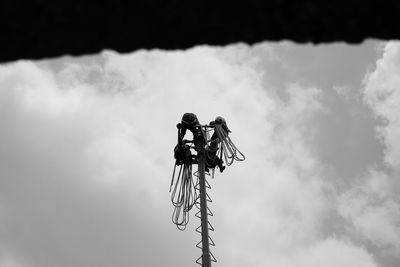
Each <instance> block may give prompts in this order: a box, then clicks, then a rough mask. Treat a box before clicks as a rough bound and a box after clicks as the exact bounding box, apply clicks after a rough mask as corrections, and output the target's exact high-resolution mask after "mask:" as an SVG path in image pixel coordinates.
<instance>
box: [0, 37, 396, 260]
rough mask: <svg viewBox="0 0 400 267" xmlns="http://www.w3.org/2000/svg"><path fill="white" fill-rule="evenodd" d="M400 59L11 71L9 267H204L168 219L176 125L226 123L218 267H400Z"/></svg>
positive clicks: (367, 53) (1, 250) (5, 214)
mask: <svg viewBox="0 0 400 267" xmlns="http://www.w3.org/2000/svg"><path fill="white" fill-rule="evenodd" d="M399 103H400V43H397V42H388V43H386V42H378V41H372V40H370V41H367V42H365V43H363V44H361V45H356V46H349V45H346V44H340V43H336V44H330V45H319V46H313V45H297V44H293V43H290V42H282V43H260V44H257V45H254V46H248V45H244V44H233V45H230V46H226V47H206V46H201V47H195V48H193V49H189V50H185V51H169V52H166V51H161V50H151V51H145V50H142V51H137V52H134V53H131V54H125V55H121V54H118V53H115V52H112V51H104V52H102V53H101V54H99V55H94V56H86V57H62V58H59V59H53V60H41V61H18V62H14V63H10V64H4V65H1V66H0V267H54V266H57V267H88V266H94V267H102V266H104V267H109V266H115V267H128V266H129V267H131V266H167V267H168V266H171V267H172V266H174V267H175V266H196V264H195V263H194V261H195V260H196V259H197V258H198V257H199V256H200V255H201V251H200V250H199V249H197V248H196V247H195V244H196V243H197V242H198V241H199V240H200V235H199V234H198V233H196V232H195V231H194V229H195V228H196V227H197V226H198V225H199V224H200V222H199V219H197V218H196V217H195V216H194V212H195V211H192V213H191V220H190V223H189V226H188V228H187V230H186V231H184V232H181V231H179V230H178V229H177V228H176V227H175V225H174V224H173V223H172V221H171V214H172V211H173V206H172V204H171V202H170V193H169V192H168V190H169V184H170V181H171V174H172V170H173V164H174V159H173V152H172V151H173V148H174V146H175V143H176V140H177V133H176V127H175V125H176V123H178V122H179V120H180V118H181V116H182V114H183V113H185V112H194V113H196V114H197V116H198V118H199V120H200V122H202V123H208V122H209V121H211V120H214V119H215V117H216V116H223V117H225V119H226V120H227V123H228V126H229V128H230V129H231V130H232V133H231V138H232V139H233V141H234V142H235V144H236V145H237V146H238V147H239V149H240V150H241V151H242V152H243V153H244V154H245V155H246V157H247V159H246V161H244V162H237V163H234V164H233V165H232V166H230V167H228V168H227V169H226V170H225V172H224V173H222V174H220V173H219V172H216V175H215V179H213V180H211V181H210V183H211V186H212V187H213V188H212V190H211V191H210V192H209V194H210V196H211V197H212V199H213V203H211V205H210V208H211V210H212V211H213V212H214V214H215V216H214V217H212V218H210V221H211V222H212V224H213V225H214V227H215V232H211V236H212V238H213V240H214V241H215V243H216V247H214V248H212V252H213V254H214V255H215V256H216V258H217V260H218V263H217V264H215V266H221V267H224V266H226V267H228V266H229V267H235V266H238V267H239V266H241V267H242V266H249V267H264V266H274V267H292V266H298V267H321V266H322V267H325V266H326V267H331V266H332V267H337V266H342V267H343V266H344V267H345V266H349V267H350V266H351V267H353V266H365V267H377V266H382V267H397V266H398V264H399V262H400V197H399V193H400V182H399V177H400V105H399Z"/></svg>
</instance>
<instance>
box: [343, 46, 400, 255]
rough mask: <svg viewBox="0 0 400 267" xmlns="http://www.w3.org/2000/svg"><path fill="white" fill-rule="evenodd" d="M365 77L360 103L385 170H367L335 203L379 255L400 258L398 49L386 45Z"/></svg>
mask: <svg viewBox="0 0 400 267" xmlns="http://www.w3.org/2000/svg"><path fill="white" fill-rule="evenodd" d="M382 51H383V55H382V57H381V58H380V59H378V60H377V62H376V66H375V68H374V69H372V70H371V71H370V72H369V73H368V74H367V75H366V77H365V78H364V101H365V103H366V104H367V105H369V107H370V108H371V109H372V111H373V113H374V115H375V116H376V117H377V118H378V119H379V120H378V126H377V133H378V137H379V139H380V141H381V142H382V144H383V145H384V147H385V151H384V163H385V166H384V167H378V166H371V167H370V168H369V169H368V170H367V171H366V172H365V174H363V175H361V177H360V178H359V179H358V181H357V182H356V183H354V184H353V187H352V188H350V189H348V190H347V191H346V192H345V193H343V194H342V195H341V197H340V199H339V213H340V214H341V215H342V216H343V217H344V218H346V219H347V220H348V221H349V222H350V225H351V227H352V228H351V230H350V232H349V234H350V235H353V236H354V235H358V236H359V237H360V238H361V239H363V240H368V241H369V242H370V244H372V245H373V246H375V247H376V248H377V249H375V250H376V251H378V252H377V254H380V255H382V254H385V255H386V256H387V255H392V256H394V257H397V258H396V259H397V260H398V257H399V256H400V254H399V248H400V242H399V240H400V199H399V198H398V193H399V192H400V183H399V181H398V174H399V173H400V161H399V158H400V142H399V140H400V115H399V114H400V108H399V107H400V106H399V103H400V90H399V86H400V75H399V73H400V45H399V43H398V42H388V43H386V44H385V45H384V46H382Z"/></svg>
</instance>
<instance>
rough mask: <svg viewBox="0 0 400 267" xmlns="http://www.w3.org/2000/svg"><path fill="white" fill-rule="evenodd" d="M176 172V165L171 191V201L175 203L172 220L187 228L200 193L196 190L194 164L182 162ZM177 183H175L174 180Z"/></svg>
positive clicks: (182, 227) (178, 225) (180, 227)
mask: <svg viewBox="0 0 400 267" xmlns="http://www.w3.org/2000/svg"><path fill="white" fill-rule="evenodd" d="M175 174H176V165H175V167H174V172H173V174H172V181H171V186H170V189H169V191H170V192H171V189H172V187H173V190H172V194H171V202H172V204H173V205H174V207H175V208H174V212H173V213H172V222H173V223H174V224H175V225H176V226H177V227H178V229H179V230H182V231H183V230H185V228H186V225H187V224H188V222H189V211H190V210H191V209H192V207H193V205H194V204H195V202H196V200H197V199H198V198H199V194H198V193H197V191H196V188H195V186H196V185H195V183H194V181H193V176H192V165H191V164H182V165H180V167H179V172H178V174H177V176H176V177H175ZM175 178H176V181H175V185H174V180H175Z"/></svg>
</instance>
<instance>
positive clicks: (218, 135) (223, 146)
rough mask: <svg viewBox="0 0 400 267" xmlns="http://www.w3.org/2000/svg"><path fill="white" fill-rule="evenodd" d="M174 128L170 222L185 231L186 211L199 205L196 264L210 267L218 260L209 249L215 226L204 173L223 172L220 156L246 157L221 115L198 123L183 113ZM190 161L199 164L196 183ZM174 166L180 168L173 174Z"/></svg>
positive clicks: (236, 158)
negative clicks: (188, 133) (199, 252)
mask: <svg viewBox="0 0 400 267" xmlns="http://www.w3.org/2000/svg"><path fill="white" fill-rule="evenodd" d="M177 128H178V144H177V145H176V146H175V149H174V157H175V160H176V161H175V167H174V172H173V174H172V181H171V187H170V192H171V189H172V188H174V189H173V191H172V195H171V201H172V204H173V205H174V206H175V209H174V212H173V214H172V221H173V223H174V224H176V226H177V227H178V229H179V230H184V229H185V228H186V225H187V224H188V222H189V211H190V210H191V209H192V207H193V206H194V205H195V206H196V207H197V208H199V211H198V212H197V213H196V214H195V216H196V217H198V218H200V220H201V225H200V226H199V227H198V228H197V229H196V232H198V233H200V234H201V241H200V242H199V243H197V245H196V247H198V248H200V249H201V250H202V255H201V256H200V257H199V258H198V259H197V260H196V263H198V264H200V265H201V266H202V267H211V262H212V261H213V262H217V260H216V259H215V257H214V255H213V254H212V253H211V251H210V245H212V246H215V244H214V242H213V240H212V239H211V238H210V236H209V230H211V231H214V228H213V227H212V225H211V224H210V222H209V221H208V216H209V215H210V216H213V214H212V212H211V210H210V209H209V208H208V207H207V202H208V201H209V202H211V198H210V197H209V195H208V194H207V192H206V189H207V188H209V189H211V186H210V185H209V183H208V182H207V180H206V174H207V175H209V170H210V169H212V173H213V177H214V169H215V167H217V166H218V168H219V169H220V171H221V172H223V170H224V169H225V166H224V165H223V163H224V161H223V160H222V157H223V158H224V160H225V163H226V164H227V165H228V166H229V165H231V164H232V163H233V161H234V160H236V161H243V160H244V159H245V156H244V155H243V154H242V153H241V152H240V151H239V150H238V149H237V148H236V146H235V145H234V144H233V142H232V141H231V139H230V137H229V133H230V132H231V131H230V130H229V128H228V126H227V125H226V121H225V119H224V118H222V117H217V118H216V119H215V121H212V122H210V124H209V125H200V123H199V121H198V119H197V117H196V115H195V114H193V113H185V114H184V115H183V117H182V121H181V123H178V125H177ZM186 130H190V131H191V132H192V133H193V140H192V141H189V140H185V139H183V137H184V136H185V133H186ZM211 130H214V133H213V135H212V136H211V138H208V132H209V131H211ZM188 144H193V145H192V146H191V145H188ZM191 149H193V150H195V151H196V152H197V155H192V152H191ZM218 154H219V155H220V156H219V157H218ZM193 164H198V171H197V172H196V173H194V174H193V175H194V176H196V177H197V181H196V182H194V181H193V175H192V165H193ZM177 166H180V167H179V172H178V174H177V175H176V173H177V172H176V168H177ZM199 214H200V215H199ZM200 260H201V262H200Z"/></svg>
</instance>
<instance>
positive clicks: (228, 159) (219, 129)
mask: <svg viewBox="0 0 400 267" xmlns="http://www.w3.org/2000/svg"><path fill="white" fill-rule="evenodd" d="M214 131H215V132H216V133H217V136H218V139H219V141H220V147H219V153H220V157H221V158H222V155H223V156H224V160H225V163H226V165H228V166H230V165H231V164H232V163H233V161H235V160H236V161H243V160H245V159H246V157H245V156H244V155H243V153H242V152H240V150H239V149H238V148H237V147H236V146H235V144H234V143H233V142H232V140H231V138H230V137H229V135H228V132H227V131H226V130H225V129H224V127H223V126H222V124H217V123H216V124H215V130H214Z"/></svg>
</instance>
